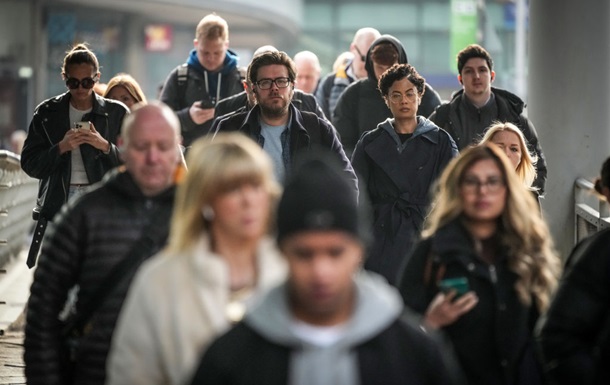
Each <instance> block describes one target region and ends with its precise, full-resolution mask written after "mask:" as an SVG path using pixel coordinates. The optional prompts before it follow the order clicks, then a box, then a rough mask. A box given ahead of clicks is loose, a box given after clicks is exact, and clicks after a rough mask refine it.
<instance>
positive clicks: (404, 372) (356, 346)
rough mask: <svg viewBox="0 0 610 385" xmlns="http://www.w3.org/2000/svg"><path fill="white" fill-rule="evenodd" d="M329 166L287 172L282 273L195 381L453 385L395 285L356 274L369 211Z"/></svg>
mask: <svg viewBox="0 0 610 385" xmlns="http://www.w3.org/2000/svg"><path fill="white" fill-rule="evenodd" d="M332 165H334V162H328V160H326V159H315V160H309V161H307V162H304V163H303V164H302V165H301V166H300V167H299V168H298V169H296V170H295V173H294V174H293V175H292V176H291V178H290V179H289V181H288V183H287V185H286V188H285V189H284V194H283V196H282V199H281V201H280V203H279V207H278V215H277V225H278V234H277V241H278V245H279V247H280V249H281V250H282V253H283V254H284V256H285V257H286V260H287V261H288V266H289V277H288V280H287V281H286V282H285V283H284V284H282V285H280V286H279V287H277V288H275V289H273V290H272V291H271V292H269V294H268V295H267V296H266V297H265V298H264V299H262V301H261V302H260V303H259V304H258V305H257V306H256V307H255V308H254V309H253V310H252V311H251V312H249V313H248V314H247V315H246V317H245V319H244V321H243V322H241V323H239V324H237V326H236V327H235V328H234V329H232V330H231V331H229V332H228V333H227V334H225V335H224V336H222V337H220V338H219V339H218V340H217V341H216V342H214V343H213V344H212V345H211V346H210V348H209V349H208V351H207V352H206V353H205V355H204V357H203V359H202V361H201V364H200V366H199V368H198V370H197V372H196V374H195V377H194V380H193V382H192V384H193V385H203V384H206V385H208V384H209V385H219V384H223V385H246V384H252V385H254V384H293V385H303V384H338V385H348V384H349V385H351V384H354V385H355V384H361V385H370V384H381V383H383V384H385V385H393V384H396V385H397V384H411V385H420V384H421V385H423V384H428V385H436V384H438V385H440V384H443V385H446V384H451V383H452V380H451V379H450V377H449V376H448V373H447V368H446V365H445V363H444V361H443V360H442V358H441V355H440V352H439V350H438V348H437V346H436V345H435V344H434V343H433V342H432V341H431V340H429V339H428V337H427V336H426V335H424V333H423V332H422V331H421V330H419V329H416V328H414V327H412V326H411V325H410V324H408V323H407V322H406V321H405V320H404V319H403V318H402V317H401V314H402V311H403V305H402V303H401V300H400V296H399V295H398V292H397V291H396V290H395V289H394V288H392V287H391V286H389V285H388V284H387V283H386V282H385V281H384V280H383V279H382V278H381V277H380V276H377V275H375V274H374V273H366V272H361V271H360V266H361V263H362V259H363V258H364V252H365V243H366V240H367V239H368V238H369V232H368V231H367V225H366V220H367V217H368V215H367V213H366V210H364V209H363V207H362V206H359V205H358V203H357V197H356V194H355V193H354V191H353V190H352V187H351V184H350V181H349V180H348V179H346V178H345V175H344V174H343V173H342V172H341V170H340V169H339V168H338V167H337V168H334V167H333V166H332ZM320 191H325V193H324V194H320Z"/></svg>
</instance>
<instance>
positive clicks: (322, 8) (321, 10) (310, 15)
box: [303, 4, 333, 30]
mask: <svg viewBox="0 0 610 385" xmlns="http://www.w3.org/2000/svg"><path fill="white" fill-rule="evenodd" d="M332 8H333V6H332V5H329V4H315V5H313V4H312V5H308V6H306V7H305V8H304V12H303V13H304V15H303V18H304V20H303V27H304V29H316V30H331V29H332V25H333V22H332V14H333V12H332Z"/></svg>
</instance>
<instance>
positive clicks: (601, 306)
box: [537, 233, 610, 385]
mask: <svg viewBox="0 0 610 385" xmlns="http://www.w3.org/2000/svg"><path fill="white" fill-rule="evenodd" d="M609 245H610V233H605V236H603V237H601V238H600V239H597V240H596V242H594V243H592V244H590V245H587V244H579V245H578V246H577V247H576V248H575V249H574V251H573V252H572V255H571V256H570V257H569V259H568V261H573V262H574V263H573V265H571V266H569V267H568V268H567V269H566V271H565V273H564V276H563V277H562V280H561V282H560V286H559V289H558V291H557V293H556V295H555V297H554V299H553V302H552V303H551V306H550V308H549V310H548V312H547V314H546V315H545V316H544V317H543V318H542V319H541V320H540V323H539V325H538V326H539V328H538V330H537V341H538V346H539V348H540V352H541V357H542V360H543V363H544V367H545V371H546V372H547V375H548V376H549V377H550V378H551V379H552V380H553V381H555V383H556V384H566V385H567V384H592V383H594V382H593V381H594V377H595V376H597V375H599V374H598V373H597V372H598V370H599V369H600V367H601V365H605V366H607V364H608V362H607V358H608V354H609V353H610V308H609V306H608V304H609V303H610V285H609V282H610V246H609ZM604 335H605V336H604ZM596 350H599V351H600V352H601V354H602V357H603V354H605V355H606V356H605V357H606V360H604V359H601V360H599V365H600V367H598V366H597V362H598V361H596V357H595V355H596ZM604 352H605V353H604ZM604 361H605V362H604ZM606 370H608V369H607V368H606ZM607 381H608V378H606V380H605V382H596V383H607Z"/></svg>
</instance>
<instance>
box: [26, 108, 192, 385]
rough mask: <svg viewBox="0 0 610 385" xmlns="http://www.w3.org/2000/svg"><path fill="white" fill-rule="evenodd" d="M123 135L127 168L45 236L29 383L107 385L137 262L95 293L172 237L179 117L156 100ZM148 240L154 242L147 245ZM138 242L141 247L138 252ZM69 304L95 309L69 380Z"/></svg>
mask: <svg viewBox="0 0 610 385" xmlns="http://www.w3.org/2000/svg"><path fill="white" fill-rule="evenodd" d="M121 135H122V136H121V138H122V141H121V140H120V141H119V146H120V147H121V156H122V158H123V160H124V163H125V166H124V168H123V167H121V168H117V169H115V170H112V171H110V172H109V173H108V174H107V175H106V176H105V177H104V179H103V180H102V182H100V183H99V184H97V185H96V186H94V187H92V190H91V191H90V192H88V193H86V194H84V195H83V196H81V197H79V198H77V199H74V200H70V201H69V202H68V204H67V205H66V206H64V208H63V209H62V211H61V212H60V214H59V215H58V217H57V220H56V221H55V222H54V226H53V227H52V228H51V229H50V231H49V232H48V233H47V235H46V237H45V241H44V245H43V248H42V253H41V256H40V260H39V264H38V268H37V270H36V273H35V275H34V282H33V284H32V287H31V294H30V298H29V302H28V308H27V326H26V330H25V343H24V345H25V354H24V360H25V374H26V378H27V382H28V384H33V385H34V384H41V385H42V384H44V385H55V384H57V385H59V384H72V383H74V384H88V385H96V384H99V385H102V384H104V380H105V367H106V356H107V354H108V350H109V347H110V340H111V336H112V331H113V329H114V326H115V323H116V319H117V316H118V313H119V310H120V308H121V305H122V303H123V299H124V297H125V294H126V292H127V288H128V286H129V282H130V281H131V277H132V276H133V274H134V273H135V269H136V267H137V266H136V264H134V266H131V267H130V269H128V270H126V271H127V273H126V274H124V275H123V276H122V278H121V279H120V280H118V281H117V282H113V284H112V286H111V289H109V290H108V291H107V292H104V293H103V298H102V299H100V298H99V295H98V294H97V293H96V292H97V290H99V288H100V287H105V286H103V285H104V282H107V281H105V280H106V279H108V278H107V277H108V276H109V275H110V274H112V273H113V272H114V270H113V269H114V268H115V267H116V266H117V265H119V263H121V261H122V260H123V259H127V258H133V259H134V260H136V261H137V262H141V260H142V259H145V258H147V257H149V256H151V255H152V254H153V253H155V252H156V251H157V250H159V249H160V247H162V246H163V245H164V243H165V239H166V238H167V233H168V229H167V223H168V222H169V220H170V216H171V210H172V206H173V196H174V183H175V181H174V177H175V174H176V172H177V167H178V163H179V160H180V157H179V147H178V144H179V137H180V123H179V121H178V118H177V117H176V115H175V114H174V112H173V111H172V110H171V109H170V108H169V107H168V106H166V105H163V104H161V103H159V102H156V103H152V104H149V105H147V106H143V107H140V108H137V109H134V111H133V113H132V114H131V115H129V116H128V117H127V118H126V119H125V122H124V124H123V128H122V134H121ZM153 221H154V222H153ZM153 234H154V235H156V236H153ZM144 235H146V236H148V237H149V238H150V239H146V242H143V241H142V239H141V238H142V237H143V236H144ZM136 243H137V244H138V245H139V246H142V248H138V251H133V250H132V247H133V246H134V244H136ZM142 250H144V251H145V253H146V254H145V253H143V252H142ZM71 297H76V299H72V301H68V304H69V303H70V302H72V304H73V305H74V306H68V304H67V303H66V301H67V300H68V299H69V298H71ZM92 298H96V299H97V300H96V302H95V303H92V302H91V301H92ZM64 306H66V308H69V309H75V314H76V317H78V315H79V314H81V313H82V311H83V309H87V308H88V307H91V306H93V309H94V311H93V312H92V315H91V316H90V317H88V319H87V320H85V321H86V322H85V325H86V327H85V328H83V334H84V335H83V336H82V337H81V338H80V339H79V343H78V346H77V348H76V350H75V351H74V357H75V361H74V362H73V365H74V366H73V368H74V372H73V375H72V378H66V368H67V365H65V364H66V361H65V360H62V359H61V357H62V356H63V354H62V353H64V352H65V350H64V349H63V348H62V328H63V325H64V322H63V321H65V320H67V321H70V320H72V319H73V317H74V314H73V313H72V311H70V312H66V311H65V310H63V311H62V309H64Z"/></svg>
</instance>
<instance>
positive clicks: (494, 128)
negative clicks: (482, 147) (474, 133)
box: [480, 122, 538, 190]
mask: <svg viewBox="0 0 610 385" xmlns="http://www.w3.org/2000/svg"><path fill="white" fill-rule="evenodd" d="M500 131H510V132H512V133H513V134H515V135H517V137H518V138H519V147H521V162H519V165H518V166H517V168H516V170H515V171H516V172H517V175H518V176H519V179H521V180H522V181H523V183H524V184H525V186H526V187H527V188H529V189H530V190H532V189H536V188H535V187H533V186H532V184H533V183H534V180H535V179H536V167H535V166H536V162H538V157H537V156H536V154H533V153H530V151H529V150H528V148H527V140H526V139H525V136H524V135H523V132H521V130H520V129H519V127H517V126H515V125H514V124H512V123H510V122H505V123H502V122H493V123H492V125H491V126H489V128H488V129H487V131H486V132H485V135H484V136H483V139H481V142H480V143H481V144H484V143H491V140H492V139H493V137H494V135H496V134H497V133H498V132H500Z"/></svg>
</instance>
